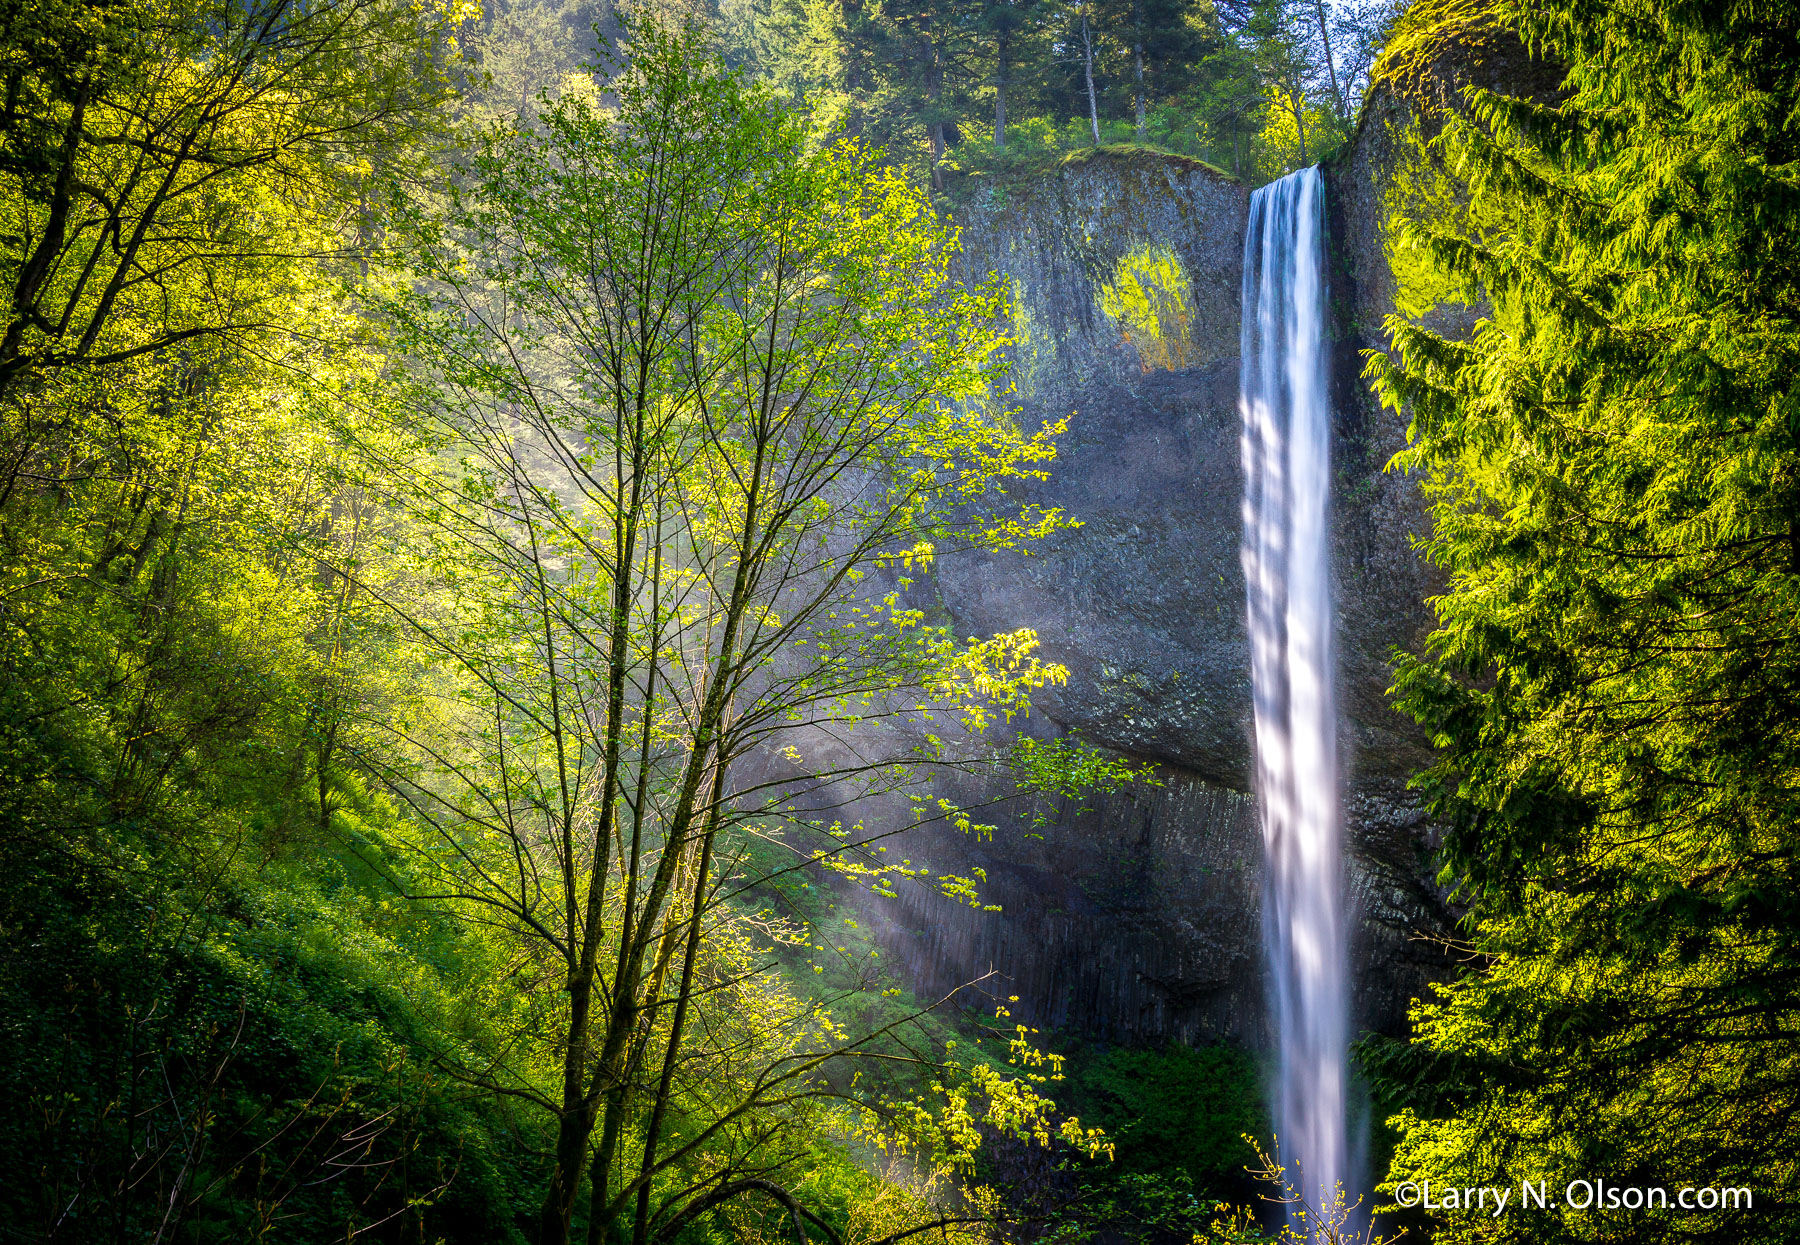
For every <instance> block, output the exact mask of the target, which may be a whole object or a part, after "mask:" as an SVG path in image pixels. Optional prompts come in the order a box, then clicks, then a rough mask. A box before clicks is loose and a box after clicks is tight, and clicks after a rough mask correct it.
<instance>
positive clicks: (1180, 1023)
mask: <svg viewBox="0 0 1800 1245" xmlns="http://www.w3.org/2000/svg"><path fill="white" fill-rule="evenodd" d="M1346 167H1348V168H1350V169H1351V170H1352V175H1353V176H1361V175H1362V174H1363V172H1365V171H1366V170H1364V169H1362V168H1361V167H1360V166H1356V165H1355V164H1354V163H1352V164H1350V165H1347V166H1346ZM1339 182H1341V178H1339V179H1337V180H1335V181H1334V183H1333V185H1332V186H1331V194H1332V201H1333V203H1334V204H1335V205H1336V207H1335V208H1334V211H1333V214H1332V223H1333V225H1334V232H1340V233H1341V232H1342V231H1345V230H1368V229H1369V228H1370V227H1371V217H1370V212H1369V209H1368V206H1367V204H1366V203H1365V202H1364V200H1363V199H1361V198H1358V197H1357V195H1356V193H1353V192H1352V191H1351V190H1350V189H1348V188H1346V187H1344V186H1342V185H1341V184H1339ZM1248 203H1249V192H1248V191H1247V190H1246V189H1245V188H1244V187H1242V186H1241V185H1238V184H1237V183H1235V182H1233V181H1232V180H1230V179H1229V178H1227V177H1225V176H1224V175H1222V174H1220V173H1218V172H1217V171H1215V170H1213V169H1211V168H1209V167H1207V166H1205V165H1202V164H1199V163H1197V162H1193V161H1187V160H1182V159H1179V158H1174V157H1164V156H1155V155H1149V154H1146V153H1141V152H1128V153H1104V152H1103V153H1100V154H1096V155H1094V156H1092V157H1090V158H1088V159H1085V160H1081V161H1078V162H1071V163H1068V164H1065V165H1064V166H1062V167H1061V168H1060V169H1059V170H1057V171H1056V172H1055V173H1053V174H1050V175H1047V176H1044V177H1042V178H1038V179H1034V180H1027V181H1013V182H1011V183H1007V184H1004V185H1002V186H996V187H994V188H991V189H986V190H981V191H978V192H976V193H974V194H973V195H972V197H971V199H970V200H969V201H968V202H966V203H965V205H964V206H963V207H962V208H961V209H959V210H958V211H957V212H956V214H955V220H956V223H957V224H958V225H959V226H960V227H961V229H962V238H963V245H964V255H963V262H964V265H965V270H966V271H965V275H966V276H967V277H968V278H969V279H971V280H974V279H979V278H981V277H983V276H984V275H986V274H995V275H997V277H998V278H999V279H1000V280H1002V281H1004V282H1006V283H1007V285H1008V286H1009V287H1010V290H1011V293H1012V296H1013V305H1014V317H1015V318H1014V324H1013V336H1014V338H1015V339H1016V344H1015V345H1014V346H1013V347H1012V364H1013V369H1012V375H1013V379H1014V382H1015V384H1016V386H1017V390H1018V393H1017V397H1016V400H1017V402H1018V404H1019V405H1020V407H1021V408H1022V409H1021V419H1022V420H1023V421H1025V422H1026V423H1027V425H1028V426H1035V425H1036V424H1037V423H1038V422H1039V421H1042V420H1055V419H1060V418H1063V417H1068V418H1069V420H1070V425H1069V431H1068V433H1067V435H1066V436H1065V437H1064V438H1063V440H1062V441H1061V449H1060V455H1059V459H1058V461H1057V463H1056V464H1055V467H1054V470H1053V472H1052V476H1051V479H1050V480H1049V481H1047V482H1045V483H1044V484H1042V485H1041V486H1039V487H1038V489H1037V491H1036V494H1035V496H1034V497H1033V500H1037V501H1040V502H1042V503H1044V504H1047V505H1055V506H1060V507H1062V508H1064V509H1065V510H1066V511H1067V512H1068V513H1070V514H1071V515H1073V516H1074V517H1076V518H1077V519H1079V520H1080V521H1081V524H1082V526H1081V527H1080V528H1078V529H1075V530H1073V531H1070V532H1065V533H1063V534H1061V535H1060V536H1059V537H1057V538H1056V539H1054V540H1053V541H1051V542H1048V543H1046V544H1045V545H1043V546H1042V547H1041V548H1039V549H1037V550H1035V551H1034V552H1033V553H1032V555H1031V556H1029V557H1017V556H1010V557H1004V558H995V557H988V556H980V555H960V556H950V557H946V558H943V559H941V560H940V562H939V563H938V565H937V567H936V568H935V570H934V572H933V573H932V574H931V575H930V576H929V577H928V578H926V579H925V580H924V581H923V582H922V583H921V584H920V585H919V586H918V587H917V588H915V589H914V591H915V592H917V593H920V594H922V595H923V596H924V597H925V598H928V603H929V604H930V605H931V606H932V607H933V608H934V609H936V610H939V611H942V613H943V614H946V615H947V616H948V618H949V619H950V620H952V621H953V623H954V625H955V627H956V629H957V631H958V632H959V633H960V634H962V635H971V636H972V635H988V634H992V633H994V632H997V631H1010V630H1013V629H1015V628H1019V627H1031V628H1034V629H1035V630H1036V631H1037V633H1038V635H1039V636H1040V638H1041V640H1042V643H1043V652H1044V655H1045V656H1046V658H1047V659H1051V660H1056V661H1060V662H1062V663H1063V664H1064V665H1066V666H1067V667H1068V668H1069V671H1070V678H1069V682H1068V684H1067V686H1065V687H1063V688H1060V689H1056V690H1055V691H1054V692H1053V693H1052V694H1049V695H1045V696H1041V697H1040V698H1039V700H1038V702H1037V704H1036V706H1035V707H1034V711H1033V716H1032V718H1031V719H1030V721H1029V723H1028V724H1026V725H1025V726H1024V727H1023V728H1022V729H1030V730H1033V731H1038V732H1045V733H1057V732H1065V731H1068V732H1074V733H1076V734H1078V735H1079V736H1081V737H1082V738H1084V739H1086V740H1088V741H1090V742H1093V743H1096V744H1100V745H1102V746H1104V747H1106V748H1108V749H1112V750H1114V751H1117V752H1119V753H1121V754H1125V755H1128V756H1131V757H1134V758H1140V759H1144V760H1149V761H1153V762H1155V763H1156V764H1157V766H1158V774H1159V777H1160V780H1161V784H1162V785H1161V786H1158V787H1143V788H1139V789H1136V790H1132V791H1127V792H1123V793H1120V794H1117V795H1112V796H1108V797H1104V798H1094V799H1089V800H1085V801H1070V802H1068V803H1067V804H1066V805H1065V806H1064V807H1060V808H1056V809H1053V810H1050V811H1049V813H1048V815H1047V816H1046V817H1044V818H1043V819H1042V822H1041V824H1036V823H1035V822H1034V820H1033V816H1032V813H1034V812H1035V813H1042V812H1043V810H1029V811H1028V810H1021V809H1013V808H1009V807H1008V806H1006V805H1004V804H1002V805H1001V806H1000V808H999V812H998V814H997V817H992V818H990V819H994V820H997V822H998V827H997V830H996V833H995V834H994V836H993V838H992V840H991V841H986V840H980V841H978V840H975V839H972V838H970V837H969V836H966V835H963V834H960V833H958V832H956V831H954V830H951V829H948V828H943V829H937V830H932V831H928V832H926V835H925V837H924V841H922V842H919V843H918V844H917V845H916V846H914V847H909V851H916V852H917V853H918V854H919V855H921V856H923V857H925V858H926V859H928V860H929V861H930V863H931V864H932V865H933V866H934V869H936V868H950V869H955V870H956V871H958V872H963V873H966V872H969V871H971V870H973V869H980V870H982V871H984V872H985V875H986V879H987V881H986V886H985V889H984V895H983V897H984V899H985V900H986V901H987V902H988V903H992V904H997V905H999V906H1000V907H1001V908H1002V911H1001V912H999V913H993V912H985V911H981V910H978V909H974V908H971V907H968V906H965V905H959V904H956V903H954V902H953V901H951V900H948V899H945V898H943V897H941V896H939V895H937V894H935V893H933V892H931V891H930V890H928V889H927V888H924V887H919V888H914V889H906V890H903V891H902V892H901V894H900V895H899V897H898V898H895V899H892V900H887V901H884V902H876V901H871V903H873V904H874V907H873V909H872V910H870V911H869V913H868V915H869V916H870V917H871V918H872V919H873V920H874V922H875V924H876V927H877V928H878V929H879V930H880V931H881V937H882V940H883V941H884V943H886V945H887V946H888V948H889V949H890V951H891V952H892V953H896V954H898V956H899V957H900V958H901V960H902V962H903V963H904V965H905V967H906V970H907V973H908V975H909V977H910V978H911V979H912V981H913V982H914V984H915V985H916V986H917V987H918V989H919V991H920V992H921V993H922V994H929V995H935V994H939V993H942V992H944V991H946V990H948V989H950V988H952V987H954V986H956V985H958V984H961V983H963V982H966V981H969V980H971V979H973V978H975V977H978V976H980V975H981V974H983V973H985V972H988V971H989V970H993V971H995V972H996V973H997V974H998V976H997V977H996V978H995V979H994V980H993V981H991V982H989V983H987V985H986V986H984V987H983V988H984V989H985V990H987V992H989V993H991V994H995V995H999V996H1003V997H1004V996H1011V995H1016V996H1018V1000H1019V1001H1018V1002H1017V1003H1016V1004H1014V1005H1013V1011H1014V1012H1015V1014H1017V1015H1019V1016H1020V1017H1021V1018H1023V1019H1026V1020H1028V1021H1030V1022H1033V1023H1039V1024H1049V1025H1055V1026H1061V1027H1067V1028H1071V1029H1075V1030H1078V1031H1081V1032H1084V1033H1087V1034H1090V1035H1093V1036H1096V1037H1101V1038H1106V1039H1110V1040H1118V1041H1125V1042H1132V1043H1155V1042H1160V1041H1165V1040H1170V1039H1177V1040H1182V1041H1187V1042H1195V1041H1202V1040H1207V1039H1211V1038H1217V1037H1225V1036H1229V1037H1233V1038H1235V1039H1237V1040H1240V1041H1244V1042H1247V1043H1249V1044H1252V1045H1262V1044H1263V1042H1264V1041H1265V1040H1266V1037H1267V1034H1266V1032H1265V1026H1266V1021H1265V1017H1264V1008H1263V1004H1262V967H1261V954H1260V921H1261V917H1260V900H1261V894H1262V880H1261V869H1262V863H1261V839H1260V834H1259V831H1258V826H1257V820H1256V815H1255V805H1254V798H1253V796H1252V794H1251V792H1252V788H1253V783H1252V767H1253V756H1254V754H1253V749H1252V726H1251V710H1250V684H1249V652H1248V641H1247V637H1246V634H1245V625H1244V586H1243V577H1242V572H1241V570H1240V567H1239V558H1238V543H1239V536H1240V531H1241V518H1240V509H1239V506H1240V491H1241V474H1240V466H1239V448H1238V436H1239V432H1238V415H1237V410H1236V399H1237V388H1238V358H1237V356H1238V350H1239V344H1238V343H1239V323H1240V315H1239V310H1240V309H1239V301H1240V297H1241V291H1240V285H1241V278H1242V247H1243V233H1244V225H1245V220H1246V216H1247V213H1248ZM1375 219H1378V217H1377V218H1375ZM1375 245H1376V247H1377V248H1378V247H1379V241H1378V240H1377V241H1376V243H1375ZM1369 253H1370V252H1369V250H1368V247H1367V245H1366V241H1365V240H1364V239H1361V238H1359V239H1358V241H1357V244H1356V245H1355V246H1352V247H1341V248H1340V249H1339V251H1338V253H1337V254H1338V262H1337V263H1336V265H1335V269H1336V271H1334V273H1333V281H1334V294H1335V295H1336V298H1335V303H1334V305H1335V306H1336V307H1337V308H1338V320H1339V324H1338V326H1337V329H1338V331H1337V333H1336V334H1335V340H1334V343H1333V350H1334V355H1333V364H1334V386H1335V395H1336V398H1337V402H1336V415H1337V423H1336V428H1335V441H1334V456H1335V463H1336V467H1337V473H1336V474H1337V480H1336V498H1335V502H1336V505H1335V536H1334V539H1335V548H1334V566H1335V568H1336V592H1337V607H1338V618H1339V652H1340V654H1341V669H1340V694H1339V700H1340V704H1341V707H1342V710H1343V728H1342V729H1343V734H1342V740H1341V745H1342V749H1343V751H1344V754H1345V756H1346V757H1347V759H1348V762H1349V764H1348V775H1349V776H1348V778H1347V781H1346V790H1345V800H1346V808H1347V812H1348V829H1349V839H1350V843H1351V857H1352V858H1351V862H1350V886H1351V893H1352V896H1353V900H1354V904H1355V910H1356V915H1357V921H1358V925H1357V928H1358V935H1357V940H1356V944H1355V946H1354V947H1353V949H1352V961H1353V964H1354V972H1355V974H1356V983H1355V986H1356V990H1355V997H1356V1000H1357V1007H1358V1009H1359V1014H1360V1020H1361V1022H1362V1024H1363V1025H1364V1026H1365V1027H1369V1028H1374V1029H1379V1030H1385V1031H1393V1030H1395V1029H1396V1028H1398V1027H1399V1026H1400V1025H1401V1024H1402V1023H1403V1020H1404V1009H1405V1006H1406V1002H1407V1000H1408V999H1409V998H1410V997H1411V996H1412V994H1413V993H1414V991H1415V990H1416V989H1417V988H1418V987H1419V985H1420V984H1421V983H1422V981H1423V979H1424V977H1426V976H1428V975H1431V974H1434V973H1435V972H1437V971H1440V969H1441V966H1440V965H1437V964H1436V963H1435V962H1433V961H1432V960H1431V958H1430V957H1429V956H1425V957H1421V956H1420V955H1419V954H1418V953H1417V949H1416V944H1414V943H1412V942H1410V941H1409V940H1408V939H1407V937H1406V934H1407V932H1408V931H1409V930H1410V929H1411V928H1412V927H1414V926H1417V925H1419V924H1421V923H1423V924H1430V923H1431V921H1432V920H1434V919H1435V915H1436V912H1435V909H1436V908H1437V907H1438V906H1439V905H1438V897H1437V895H1436V893H1435V891H1434V889H1433V888H1432V886H1431V885H1430V884H1429V883H1428V882H1427V881H1426V880H1425V878H1426V876H1427V875H1426V871H1425V868H1424V865H1423V863H1422V862H1423V857H1424V851H1423V848H1424V844H1423V842H1422V838H1421V836H1422V828H1421V818H1420V816H1419V814H1418V811H1417V809H1416V807H1415V805H1414V804H1413V802H1412V801H1411V800H1410V798H1409V797H1408V796H1407V794H1406V791H1405V779H1406V776H1407V775H1408V774H1409V773H1410V772H1411V771H1412V770H1413V769H1414V768H1416V766H1417V764H1418V762H1419V761H1420V759H1421V758H1422V756H1423V750H1422V746H1421V741H1420V740H1419V739H1418V738H1417V736H1416V735H1415V734H1414V733H1413V731H1412V730H1411V729H1410V726H1409V724H1408V723H1407V722H1406V721H1405V720H1404V719H1402V718H1401V717H1400V716H1399V715H1398V714H1396V713H1395V712H1394V711H1393V710H1392V709H1391V708H1390V707H1389V706H1388V705H1387V703H1386V700H1385V697H1384V691H1385V689H1386V687H1387V684H1388V681H1389V671H1388V664H1387V663H1388V654H1389V652H1390V649H1391V648H1392V646H1394V645H1396V644H1400V645H1411V644H1415V643H1417V641H1418V640H1419V639H1420V638H1421V636H1422V634H1423V631H1424V629H1425V627H1426V626H1427V624H1428V621H1429V616H1428V612H1427V610H1426V608H1425V606H1424V605H1423V604H1422V603H1423V601H1424V600H1425V598H1426V596H1427V595H1428V594H1429V592H1430V590H1431V585H1432V579H1431V575H1430V572H1429V570H1428V568H1427V567H1426V566H1425V565H1424V564H1423V562H1422V561H1421V559H1420V557H1419V556H1418V554H1417V553H1416V552H1415V551H1414V548H1413V544H1412V538H1413V536H1414V535H1415V534H1416V533H1418V532H1420V531H1421V530H1423V514H1422V509H1421V505H1420V501H1419V498H1418V496H1417V493H1416V490H1415V489H1414V488H1413V487H1412V486H1411V484H1410V483H1409V482H1408V481H1407V480H1406V479H1405V478H1404V477H1402V476H1399V475H1394V474H1388V473H1385V472H1384V471H1383V470H1382V468H1383V467H1384V465H1385V464H1386V462H1387V460H1388V459H1389V458H1390V457H1391V456H1392V454H1393V453H1394V451H1395V450H1397V449H1398V448H1399V447H1400V445H1401V442H1402V438H1403V429H1402V428H1401V427H1400V425H1399V423H1398V421H1397V420H1396V419H1394V418H1393V417H1392V416H1391V415H1382V414H1381V413H1380V412H1378V411H1377V410H1375V409H1374V408H1373V406H1372V405H1371V403H1370V402H1369V400H1368V399H1367V397H1366V392H1365V388H1364V386H1363V384H1362V382H1361V380H1360V373H1361V368H1362V359H1361V355H1360V351H1361V350H1362V349H1364V348H1366V347H1368V346H1370V345H1374V344H1376V343H1374V342H1372V341H1371V340H1369V332H1368V328H1369V326H1370V325H1371V324H1372V325H1375V326H1378V325H1379V322H1380V317H1379V315H1374V316H1370V315H1368V314H1366V313H1367V312H1368V311H1369V306H1368V304H1369V301H1370V299H1369V297H1368V296H1366V295H1365V294H1364V287H1365V285H1367V283H1368V279H1369V278H1368V275H1367V273H1366V272H1365V271H1364V270H1363V269H1362V267H1360V266H1359V265H1361V264H1362V261H1363V259H1364V257H1366V256H1367V255H1368V254H1369ZM1376 253H1377V254H1378V253H1379V251H1378V249H1377V252H1376ZM1352 261H1354V262H1352ZM1384 296H1385V294H1384V293H1382V292H1377V293H1375V294H1374V296H1373V297H1374V299H1376V300H1379V299H1380V298H1381V297H1384ZM952 794H954V795H955V796H956V797H957V798H959V799H961V800H963V801H965V802H966V803H969V804H981V803H985V802H987V801H988V800H990V799H994V798H998V797H999V796H1000V795H1001V794H1003V793H1000V792H997V791H984V790H981V789H979V788H971V789H967V790H963V791H957V792H953V793H952Z"/></svg>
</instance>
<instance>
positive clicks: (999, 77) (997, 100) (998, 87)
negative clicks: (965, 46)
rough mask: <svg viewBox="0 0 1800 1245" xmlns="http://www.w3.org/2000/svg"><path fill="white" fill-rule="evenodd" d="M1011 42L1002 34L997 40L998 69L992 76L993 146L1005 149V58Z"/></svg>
mask: <svg viewBox="0 0 1800 1245" xmlns="http://www.w3.org/2000/svg"><path fill="white" fill-rule="evenodd" d="M1010 43H1011V40H1010V39H1009V38H1008V37H1007V35H1006V34H1005V33H1004V32H1002V33H1001V34H1000V35H999V37H998V40H997V47H996V56H997V59H998V62H999V68H998V70H997V71H996V72H995V74H994V146H995V147H996V148H997V149H999V150H1002V151H1004V150H1005V149H1006V70H1007V67H1008V66H1007V56H1008V54H1009V53H1010V52H1011V51H1012V48H1011V46H1010Z"/></svg>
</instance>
